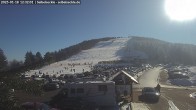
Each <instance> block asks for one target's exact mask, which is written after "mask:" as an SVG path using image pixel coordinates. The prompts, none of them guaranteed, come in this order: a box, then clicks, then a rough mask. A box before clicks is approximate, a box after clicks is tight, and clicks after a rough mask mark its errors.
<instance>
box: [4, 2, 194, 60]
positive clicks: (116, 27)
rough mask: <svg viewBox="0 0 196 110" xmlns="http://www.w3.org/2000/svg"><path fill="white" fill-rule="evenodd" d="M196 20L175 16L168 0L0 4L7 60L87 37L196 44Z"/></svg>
mask: <svg viewBox="0 0 196 110" xmlns="http://www.w3.org/2000/svg"><path fill="white" fill-rule="evenodd" d="M195 30H196V20H193V21H187V22H176V21H172V20H170V19H169V18H168V16H167V15H166V13H165V11H164V0H81V4H80V5H17V6H16V5H0V48H1V49H3V51H4V53H5V55H6V56H7V58H8V60H13V59H17V60H24V55H25V53H26V52H27V51H32V52H33V53H36V52H37V51H39V52H41V53H42V55H44V54H45V52H47V51H50V52H52V51H55V50H57V51H58V50H59V49H62V48H65V47H68V46H71V45H74V44H76V43H79V42H82V41H84V40H89V39H94V38H102V37H110V36H111V37H119V36H120V37H127V36H143V37H152V38H156V39H160V40H164V41H169V42H175V43H189V44H196V31H195Z"/></svg>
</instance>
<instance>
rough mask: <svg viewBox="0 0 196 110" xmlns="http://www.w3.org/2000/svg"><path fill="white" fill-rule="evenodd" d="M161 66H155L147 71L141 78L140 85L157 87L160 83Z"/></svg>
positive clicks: (141, 86)
mask: <svg viewBox="0 0 196 110" xmlns="http://www.w3.org/2000/svg"><path fill="white" fill-rule="evenodd" d="M160 69H161V67H157V68H153V69H150V70H148V71H145V72H144V73H143V74H142V75H141V76H140V78H139V85H137V86H138V87H140V88H143V87H155V86H156V85H157V83H158V78H159V73H160V71H161V70H160Z"/></svg>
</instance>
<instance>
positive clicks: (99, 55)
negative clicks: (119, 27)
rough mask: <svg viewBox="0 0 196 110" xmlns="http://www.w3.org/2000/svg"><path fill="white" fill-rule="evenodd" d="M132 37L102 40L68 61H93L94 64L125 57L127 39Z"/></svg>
mask: <svg viewBox="0 0 196 110" xmlns="http://www.w3.org/2000/svg"><path fill="white" fill-rule="evenodd" d="M129 39H130V38H117V39H112V40H109V41H102V42H99V43H97V44H96V45H95V47H93V48H91V49H89V50H83V51H82V52H80V53H79V54H77V55H74V56H72V57H71V58H69V59H68V60H67V61H71V62H93V63H94V64H96V63H98V62H99V61H112V60H117V59H120V58H122V57H123V55H124V51H121V52H118V51H120V50H123V48H125V47H126V45H127V41H128V40H129Z"/></svg>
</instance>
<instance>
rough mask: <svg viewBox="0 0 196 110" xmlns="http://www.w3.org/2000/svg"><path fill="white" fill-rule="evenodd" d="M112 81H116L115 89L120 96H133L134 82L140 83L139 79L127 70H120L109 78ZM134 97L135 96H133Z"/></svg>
mask: <svg viewBox="0 0 196 110" xmlns="http://www.w3.org/2000/svg"><path fill="white" fill-rule="evenodd" d="M109 80H110V81H114V82H115V91H116V95H117V97H119V96H131V97H132V96H133V92H132V91H133V88H132V84H133V83H136V84H138V81H137V80H136V79H135V78H134V77H132V76H131V75H130V74H128V73H127V72H125V71H120V72H118V73H116V74H114V75H113V76H112V77H110V78H109ZM131 99H133V97H132V98H131Z"/></svg>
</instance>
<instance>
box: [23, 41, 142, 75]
mask: <svg viewBox="0 0 196 110" xmlns="http://www.w3.org/2000/svg"><path fill="white" fill-rule="evenodd" d="M129 40H131V38H115V39H111V40H108V41H101V42H98V43H97V44H96V45H95V46H94V47H93V48H91V49H88V50H83V51H81V52H80V53H78V54H76V55H74V56H72V57H70V58H69V59H67V60H64V61H59V62H56V63H53V64H50V65H48V66H45V67H43V68H41V69H38V70H30V71H27V72H26V73H24V74H26V75H29V76H31V75H40V76H41V75H42V74H45V75H50V76H52V75H56V76H59V75H61V74H75V73H82V72H86V71H91V69H92V67H93V66H94V65H96V64H97V63H98V62H100V61H114V60H120V59H122V58H126V57H131V56H133V57H138V56H141V57H143V56H144V53H141V52H136V51H135V52H134V50H130V49H129V47H128V41H129ZM140 53H141V54H140Z"/></svg>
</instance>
